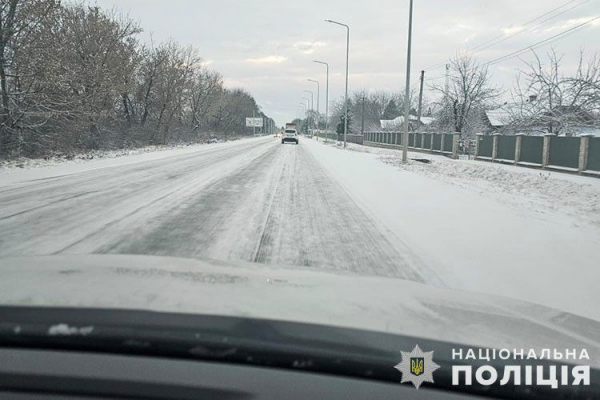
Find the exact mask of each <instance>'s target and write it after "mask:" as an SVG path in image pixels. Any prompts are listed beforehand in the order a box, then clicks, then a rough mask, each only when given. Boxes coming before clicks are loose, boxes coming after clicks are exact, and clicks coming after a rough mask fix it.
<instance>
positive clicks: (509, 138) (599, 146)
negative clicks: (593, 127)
mask: <svg viewBox="0 0 600 400" xmlns="http://www.w3.org/2000/svg"><path fill="white" fill-rule="evenodd" d="M475 159H482V160H490V161H495V162H505V163H511V164H516V165H526V166H534V167H541V168H545V169H546V168H547V169H561V170H568V171H573V172H575V171H576V172H580V173H585V172H586V171H587V172H589V171H593V172H600V137H594V136H592V135H582V136H575V137H563V136H556V135H552V134H548V135H544V136H526V135H523V134H521V135H519V134H517V135H500V134H495V135H491V136H489V135H487V136H486V135H483V134H480V135H477V140H476V141H475Z"/></svg>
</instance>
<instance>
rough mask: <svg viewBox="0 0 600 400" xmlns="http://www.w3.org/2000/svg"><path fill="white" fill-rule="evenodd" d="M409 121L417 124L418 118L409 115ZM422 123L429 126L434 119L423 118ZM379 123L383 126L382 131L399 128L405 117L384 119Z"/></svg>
mask: <svg viewBox="0 0 600 400" xmlns="http://www.w3.org/2000/svg"><path fill="white" fill-rule="evenodd" d="M408 120H409V121H414V122H416V121H417V116H416V115H412V114H411V115H409V117H408ZM421 122H422V123H423V125H429V124H431V123H432V122H433V118H432V117H421ZM379 123H380V124H381V128H382V129H394V128H398V127H399V126H400V125H402V124H403V123H404V116H403V115H401V116H399V117H396V118H394V119H382V120H380V121H379Z"/></svg>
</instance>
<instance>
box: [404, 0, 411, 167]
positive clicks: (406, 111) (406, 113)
mask: <svg viewBox="0 0 600 400" xmlns="http://www.w3.org/2000/svg"><path fill="white" fill-rule="evenodd" d="M412 14H413V0H410V11H409V16H408V49H407V51H406V91H405V95H404V133H403V134H402V164H406V163H407V162H408V138H409V136H408V118H409V114H410V55H411V54H410V50H411V42H412Z"/></svg>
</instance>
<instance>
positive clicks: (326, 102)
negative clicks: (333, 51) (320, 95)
mask: <svg viewBox="0 0 600 400" xmlns="http://www.w3.org/2000/svg"><path fill="white" fill-rule="evenodd" d="M313 62H315V63H317V64H323V65H325V66H326V67H327V81H326V84H325V143H327V136H328V132H327V130H328V129H329V64H327V63H326V62H323V61H317V60H313Z"/></svg>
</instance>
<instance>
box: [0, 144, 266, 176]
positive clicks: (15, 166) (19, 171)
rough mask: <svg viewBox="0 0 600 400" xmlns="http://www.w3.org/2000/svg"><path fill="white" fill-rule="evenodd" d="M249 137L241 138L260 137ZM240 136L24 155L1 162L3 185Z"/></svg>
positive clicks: (207, 146) (194, 148) (208, 147)
mask: <svg viewBox="0 0 600 400" xmlns="http://www.w3.org/2000/svg"><path fill="white" fill-rule="evenodd" d="M260 139H261V138H245V139H241V140H260ZM239 141H240V140H232V141H228V142H220V143H210V144H209V143H206V144H204V143H201V144H200V143H199V144H185V145H183V144H182V145H174V146H148V147H141V148H139V149H133V150H126V149H124V150H112V151H97V152H91V153H87V154H80V155H78V156H76V157H74V158H72V159H67V158H64V157H54V158H50V159H30V158H20V159H16V160H11V161H3V162H0V185H4V184H10V183H16V182H22V181H28V180H34V179H45V178H49V177H55V176H59V175H70V174H75V173H79V172H86V171H91V170H95V169H99V168H107V167H114V166H120V165H127V164H133V163H137V162H143V161H152V160H159V159H162V158H166V157H172V156H179V155H184V154H191V153H196V152H202V151H210V150H212V149H215V148H217V147H223V146H231V145H236V144H237V143H238V142H239Z"/></svg>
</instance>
